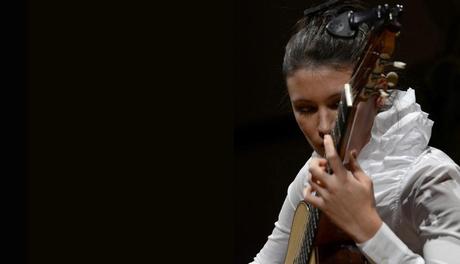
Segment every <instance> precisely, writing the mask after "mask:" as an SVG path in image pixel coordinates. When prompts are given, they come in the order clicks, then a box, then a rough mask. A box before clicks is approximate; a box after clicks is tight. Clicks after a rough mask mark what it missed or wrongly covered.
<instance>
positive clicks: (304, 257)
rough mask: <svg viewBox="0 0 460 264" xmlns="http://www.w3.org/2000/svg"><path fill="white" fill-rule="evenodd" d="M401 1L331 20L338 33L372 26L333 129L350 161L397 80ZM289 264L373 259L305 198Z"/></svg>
mask: <svg viewBox="0 0 460 264" xmlns="http://www.w3.org/2000/svg"><path fill="white" fill-rule="evenodd" d="M402 11H403V8H402V6H401V5H395V6H392V7H390V6H389V5H387V4H385V5H379V6H377V7H375V8H371V9H368V10H365V11H361V12H353V11H346V12H344V13H342V14H339V15H338V16H337V17H335V18H334V19H332V20H331V21H330V22H329V24H328V25H327V27H326V29H327V31H328V33H329V34H332V35H334V36H336V37H343V38H346V37H351V36H353V34H355V31H356V30H358V27H359V26H360V25H361V26H367V27H368V29H369V34H368V39H367V42H366V43H367V44H366V46H365V48H364V49H363V52H362V54H361V56H360V58H359V60H358V62H357V64H356V66H355V68H354V70H353V74H352V76H351V79H350V81H349V83H347V84H345V86H344V89H343V92H342V97H341V101H340V103H339V108H338V114H337V118H336V122H335V127H334V129H333V131H332V133H331V135H332V138H333V139H334V143H335V145H336V149H337V150H338V154H339V156H340V157H341V159H342V161H343V163H344V165H345V166H347V164H348V162H349V152H350V150H352V149H355V150H356V151H357V152H358V153H359V152H360V150H361V149H362V148H363V147H364V145H365V144H366V143H367V142H368V140H369V136H370V131H371V128H372V125H373V121H374V119H375V116H376V115H377V113H378V105H379V104H380V102H381V100H383V99H384V98H385V97H386V96H387V95H388V94H387V89H388V87H390V88H391V87H392V86H394V85H396V82H397V74H396V73H395V72H389V73H387V74H385V71H386V70H388V68H393V69H398V68H399V69H402V68H404V66H405V64H404V63H402V62H394V61H390V60H391V57H392V55H393V51H394V46H395V41H396V37H397V36H398V35H399V31H400V28H401V24H400V21H399V19H400V16H401V14H402ZM284 263H285V264H293V263H305V264H307V263H308V264H327V263H368V262H367V260H366V258H365V257H364V256H363V255H362V254H361V253H360V252H359V250H358V249H357V248H356V247H355V243H354V242H353V241H352V240H351V239H350V238H349V237H348V236H347V235H346V234H345V233H344V232H343V231H341V230H340V229H339V228H337V227H336V226H335V225H334V224H333V223H332V222H331V221H330V220H329V219H328V218H327V217H326V216H322V214H321V212H320V211H319V209H317V208H315V207H313V206H311V205H310V204H307V203H305V202H300V203H299V205H298V206H297V209H296V211H295V214H294V219H293V222H292V228H291V234H290V237H289V244H288V250H287V254H286V257H285V262H284Z"/></svg>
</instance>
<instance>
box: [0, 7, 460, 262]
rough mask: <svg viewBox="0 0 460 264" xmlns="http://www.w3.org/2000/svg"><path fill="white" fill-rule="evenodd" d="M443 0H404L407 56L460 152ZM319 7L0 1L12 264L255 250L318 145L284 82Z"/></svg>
mask: <svg viewBox="0 0 460 264" xmlns="http://www.w3.org/2000/svg"><path fill="white" fill-rule="evenodd" d="M370 2H374V1H370ZM389 2H390V3H393V2H394V1H389ZM438 2H439V1H415V0H414V1H404V2H402V4H405V6H406V11H407V12H406V14H405V16H404V21H403V22H404V29H403V32H402V34H401V41H400V45H399V47H398V50H397V52H396V54H395V56H396V57H397V58H398V59H400V60H402V61H405V62H407V63H408V69H407V70H406V77H404V81H406V82H407V83H410V84H411V86H412V87H413V88H414V89H416V92H417V96H418V99H419V100H420V103H421V104H422V107H423V108H424V109H425V110H426V111H427V112H429V113H430V114H431V115H430V116H431V118H432V119H433V120H434V121H435V126H434V129H433V138H432V145H434V146H437V147H439V148H441V149H443V150H445V151H446V152H447V153H448V154H449V155H450V156H451V157H452V158H453V159H455V160H456V161H457V162H458V161H459V153H460V152H458V151H457V148H458V146H460V144H458V143H459V142H458V141H459V139H460V137H459V136H458V135H459V133H458V130H459V128H458V124H457V122H455V121H456V120H458V110H457V108H456V99H457V98H459V97H458V96H457V95H456V94H457V93H458V92H457V91H458V89H457V87H458V85H457V83H458V80H459V78H458V76H459V70H458V69H459V67H458V65H459V63H458V59H459V50H458V49H459V45H458V44H459V43H458V37H459V28H458V25H457V23H455V20H454V19H455V18H456V17H458V12H459V6H458V3H456V2H455V1H453V0H452V1H443V3H442V5H440V4H439V3H438ZM309 5H310V2H309V1H272V0H270V1H260V0H256V1H241V0H238V1H233V2H232V1H228V2H223V1H219V2H218V3H217V2H216V1H213V2H211V3H203V2H200V3H196V2H184V3H179V2H177V1H175V2H169V3H164V2H151V3H150V4H146V3H141V2H136V1H131V2H130V3H129V4H127V3H126V2H117V1H98V2H95V1H87V2H85V1H78V2H65V1H64V2H63V1H49V0H41V1H32V0H29V1H8V2H5V3H3V4H2V8H1V9H0V10H2V14H3V15H2V16H1V17H2V21H3V23H2V26H1V28H2V29H3V31H2V34H4V35H2V41H3V45H4V47H3V52H2V54H3V56H2V60H1V62H2V65H3V67H2V68H3V71H2V73H1V76H2V78H1V81H2V89H1V91H2V96H1V100H2V104H1V107H2V110H3V111H2V118H3V123H2V130H3V131H2V132H3V133H2V134H3V139H4V140H3V144H2V150H3V153H4V155H3V158H2V161H3V162H2V168H3V173H2V184H1V186H2V191H1V193H2V197H3V199H2V201H3V203H2V204H3V211H2V222H3V227H4V232H3V234H4V235H2V237H3V239H4V241H5V243H4V244H5V246H4V247H3V248H2V257H1V258H2V262H5V263H159V262H167V263H176V262H185V261H187V262H190V261H191V260H192V261H193V262H199V263H206V262H211V263H216V262H218V263H226V262H228V263H247V262H249V261H251V259H252V257H254V255H255V254H256V253H257V252H258V250H259V249H260V248H261V247H262V245H263V243H264V242H265V241H266V238H267V236H268V235H269V234H270V232H271V230H272V228H273V223H274V221H275V220H276V217H277V214H278V211H279V208H280V206H281V203H282V200H283V199H284V196H285V194H286V188H287V186H288V184H289V183H290V181H291V180H292V179H293V177H294V176H295V174H296V173H297V171H298V169H299V168H300V166H301V165H302V164H303V162H304V161H305V159H306V158H307V156H308V155H309V154H310V151H311V150H310V149H309V147H308V145H307V143H306V142H305V140H304V139H303V138H302V135H301V134H300V132H299V130H298V128H297V126H296V124H295V123H294V120H293V119H292V117H291V115H290V113H289V109H288V108H287V107H286V103H287V101H286V97H285V93H284V89H285V87H284V81H283V80H282V78H281V59H282V54H283V46H284V44H285V42H286V41H287V38H288V33H289V30H290V28H291V26H292V25H293V23H294V22H295V21H296V20H297V19H298V18H299V17H300V15H301V13H302V10H303V9H304V8H305V7H306V6H309ZM3 259H5V260H3ZM7 260H8V261H7Z"/></svg>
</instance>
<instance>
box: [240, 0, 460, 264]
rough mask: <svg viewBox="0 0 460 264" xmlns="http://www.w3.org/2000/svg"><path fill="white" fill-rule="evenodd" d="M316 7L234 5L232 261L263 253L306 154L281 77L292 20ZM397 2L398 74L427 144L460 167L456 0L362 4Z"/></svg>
mask: <svg viewBox="0 0 460 264" xmlns="http://www.w3.org/2000/svg"><path fill="white" fill-rule="evenodd" d="M317 2H318V1H275V0H268V1H248V2H246V1H238V2H237V8H236V24H235V25H236V29H235V33H236V36H237V38H236V43H235V44H236V51H237V53H236V54H237V56H236V59H237V60H236V65H237V67H236V84H235V89H234V91H235V93H234V98H235V121H234V124H235V128H234V129H235V130H234V131H235V134H234V135H235V138H234V141H235V169H236V171H235V181H236V184H235V194H236V196H235V225H236V226H235V258H234V263H248V262H250V261H251V260H252V258H253V257H254V256H255V255H256V253H257V252H258V251H259V250H260V249H261V248H262V246H263V245H264V243H265V242H266V240H267V236H268V235H269V234H270V233H271V231H272V229H273V227H274V225H273V224H274V222H275V221H276V219H277V217H278V213H279V210H280V208H281V205H282V203H283V201H284V198H285V196H286V193H287V187H288V185H289V183H290V182H291V181H292V180H293V179H294V177H295V175H296V174H297V172H298V170H299V169H300V168H301V167H302V165H303V164H304V163H305V161H306V160H307V158H308V157H309V155H310V153H311V149H310V148H309V146H308V143H307V142H306V140H305V139H304V137H303V135H302V134H301V132H300V130H299V129H298V127H297V124H296V123H295V120H294V118H293V117H292V114H291V113H290V110H289V105H288V101H287V98H286V96H285V89H286V88H285V84H284V81H283V78H282V74H281V65H282V58H283V51H284V50H283V49H284V45H285V44H286V42H287V40H288V37H289V33H290V32H291V29H292V26H293V25H294V23H295V21H296V20H297V19H299V18H300V17H301V15H302V12H303V10H304V9H305V8H306V7H309V6H311V5H312V3H317ZM366 2H368V3H369V4H370V5H374V4H381V3H388V4H397V3H399V4H403V5H404V7H405V9H404V10H405V13H404V15H403V18H402V24H403V28H402V30H401V35H400V38H399V40H398V43H397V48H396V51H395V54H394V58H395V59H396V60H400V61H404V62H406V63H407V65H408V66H407V69H406V70H405V71H404V74H403V75H401V76H400V82H401V83H402V84H403V85H406V86H410V87H412V88H414V89H415V91H416V95H417V100H418V101H419V103H420V104H421V106H422V109H423V110H424V111H425V112H428V113H429V114H430V119H432V120H434V121H435V123H434V127H433V131H432V138H431V141H430V145H432V146H435V147H438V148H440V149H442V150H443V151H445V152H446V153H447V154H449V155H450V157H451V158H452V159H454V160H455V161H456V162H457V163H459V162H460V149H459V148H460V125H459V124H458V120H460V119H459V117H460V116H459V115H460V111H459V110H458V107H456V106H457V105H458V104H457V101H458V98H460V97H459V93H460V92H459V84H460V70H459V69H460V68H459V66H460V60H459V59H460V57H459V56H460V53H459V51H460V42H459V37H460V28H459V25H458V22H457V18H458V17H459V12H460V4H459V3H458V1H442V3H441V2H440V1H430V0H425V1H415V0H408V1H385V2H382V1H366Z"/></svg>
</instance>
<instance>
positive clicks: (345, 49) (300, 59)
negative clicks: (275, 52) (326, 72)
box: [283, 0, 368, 77]
mask: <svg viewBox="0 0 460 264" xmlns="http://www.w3.org/2000/svg"><path fill="white" fill-rule="evenodd" d="M364 9H365V5H364V4H363V3H362V2H361V1H347V0H345V1H339V2H338V3H337V4H336V5H334V6H331V7H329V8H328V9H325V10H320V11H317V12H315V13H313V14H311V15H308V16H306V17H303V18H302V19H300V20H299V21H298V22H297V23H296V25H295V27H296V31H295V32H294V34H293V35H292V37H291V38H290V40H289V42H288V43H287V45H286V51H285V54H284V60H283V74H284V76H285V77H287V76H289V75H290V74H292V73H294V72H295V71H296V70H298V69H302V68H304V69H311V68H315V67H319V66H329V67H333V68H335V69H343V68H347V67H350V66H351V67H352V66H354V64H355V63H356V62H357V59H358V58H359V56H360V54H361V52H362V50H363V48H364V46H365V43H366V40H367V33H368V27H367V25H366V24H364V23H363V24H361V25H360V27H359V30H357V32H356V34H355V35H354V36H353V37H351V38H339V37H335V36H332V35H330V34H329V33H328V32H327V31H326V25H327V24H328V23H329V21H330V20H331V19H333V18H334V17H336V16H337V15H339V14H341V13H343V12H345V11H348V10H353V11H361V10H364Z"/></svg>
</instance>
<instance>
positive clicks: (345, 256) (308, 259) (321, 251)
mask: <svg viewBox="0 0 460 264" xmlns="http://www.w3.org/2000/svg"><path fill="white" fill-rule="evenodd" d="M313 217H314V212H312V208H311V207H309V206H308V205H307V204H306V203H305V202H300V203H299V205H298V206H297V209H296V211H295V214H294V219H293V222H292V227H291V236H290V237H289V244H288V250H287V254H286V258H285V261H284V264H301V263H302V264H337V263H349V264H366V263H369V262H367V260H366V258H365V257H364V256H363V255H362V254H361V252H360V251H359V249H358V248H357V247H356V246H355V244H354V242H353V241H352V240H351V239H349V238H348V236H347V235H346V234H345V233H343V232H341V231H340V229H338V228H337V227H336V226H335V225H334V224H333V223H331V222H330V221H329V219H328V218H327V217H326V216H322V217H321V218H320V221H319V231H318V234H317V236H316V241H315V243H314V245H315V246H313V248H312V250H311V252H310V253H309V255H308V256H307V255H305V254H304V255H303V254H302V244H304V242H305V241H306V240H308V238H307V237H305V236H306V234H309V233H312V232H314V230H309V228H310V226H309V223H310V222H311V220H312V218H313Z"/></svg>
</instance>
